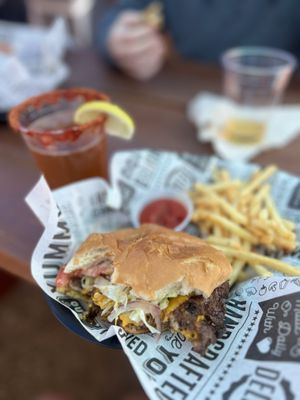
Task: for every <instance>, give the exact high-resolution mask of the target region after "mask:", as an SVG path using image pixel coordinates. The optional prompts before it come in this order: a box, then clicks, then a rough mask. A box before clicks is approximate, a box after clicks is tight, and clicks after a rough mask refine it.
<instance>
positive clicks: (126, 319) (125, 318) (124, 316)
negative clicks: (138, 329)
mask: <svg viewBox="0 0 300 400" xmlns="http://www.w3.org/2000/svg"><path fill="white" fill-rule="evenodd" d="M119 318H120V320H121V321H122V326H126V325H129V324H133V325H138V324H135V322H134V321H131V319H130V318H129V314H126V313H123V314H120V315H119Z"/></svg>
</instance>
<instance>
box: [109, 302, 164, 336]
mask: <svg viewBox="0 0 300 400" xmlns="http://www.w3.org/2000/svg"><path fill="white" fill-rule="evenodd" d="M137 308H140V309H141V310H142V311H144V313H145V314H151V315H152V317H153V319H154V321H155V325H156V328H157V330H159V331H160V332H161V321H160V309H159V307H158V306H155V305H154V304H151V303H149V302H148V301H144V300H137V301H132V302H130V303H128V304H127V306H121V307H119V308H118V309H116V310H114V311H113V312H112V313H111V314H110V315H109V316H108V318H107V319H108V321H109V322H113V321H114V320H115V319H116V318H117V317H118V315H119V314H123V313H125V312H128V311H134V310H136V309H137Z"/></svg>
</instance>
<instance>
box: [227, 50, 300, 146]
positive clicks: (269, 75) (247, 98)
mask: <svg viewBox="0 0 300 400" xmlns="http://www.w3.org/2000/svg"><path fill="white" fill-rule="evenodd" d="M222 65H223V69H224V94H225V96H226V97H227V98H228V99H229V100H231V101H232V102H233V105H234V107H233V108H232V112H231V113H230V115H229V116H228V119H227V120H226V121H225V123H224V126H223V129H222V132H221V134H222V136H223V138H225V139H227V140H228V141H230V142H233V143H235V144H241V145H253V144H256V143H258V142H261V141H262V140H263V138H264V135H265V133H266V126H267V125H266V124H267V122H268V120H269V118H270V116H271V114H270V113H271V111H272V107H273V106H274V105H277V104H278V103H279V102H280V100H281V98H282V95H283V93H284V90H285V89H286V87H287V84H288V82H289V79H290V77H291V74H292V72H293V71H294V69H295V68H296V65H297V61H296V58H295V57H294V56H293V55H292V54H290V53H288V52H286V51H282V50H277V49H272V48H267V47H240V48H234V49H230V50H228V51H226V52H225V53H224V54H223V55H222Z"/></svg>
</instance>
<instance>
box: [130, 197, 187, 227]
mask: <svg viewBox="0 0 300 400" xmlns="http://www.w3.org/2000/svg"><path fill="white" fill-rule="evenodd" d="M192 213H193V205H192V202H191V200H190V198H189V197H188V196H187V195H186V194H185V193H182V192H177V191H172V190H161V191H157V192H156V193H155V194H153V193H152V194H149V195H145V196H143V197H141V198H139V199H137V200H136V202H134V204H133V205H132V208H131V219H132V224H133V226H134V227H138V226H140V225H142V224H157V225H161V226H164V227H166V228H170V229H174V230H175V231H182V230H183V229H184V228H185V227H186V226H187V225H188V223H189V222H190V220H191V217H192Z"/></svg>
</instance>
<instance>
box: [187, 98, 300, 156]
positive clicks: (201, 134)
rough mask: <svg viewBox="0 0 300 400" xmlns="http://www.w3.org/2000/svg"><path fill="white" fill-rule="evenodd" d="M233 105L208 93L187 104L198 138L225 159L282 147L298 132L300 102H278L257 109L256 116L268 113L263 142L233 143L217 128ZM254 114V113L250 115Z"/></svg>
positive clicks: (299, 127)
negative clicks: (268, 107) (222, 135)
mask: <svg viewBox="0 0 300 400" xmlns="http://www.w3.org/2000/svg"><path fill="white" fill-rule="evenodd" d="M234 109H235V105H234V103H232V102H231V101H229V100H228V99H226V98H224V97H222V96H218V95H214V94H211V93H205V92H203V93H200V94H198V95H197V96H196V97H194V98H193V99H192V100H191V101H190V103H189V104H188V108H187V113H188V117H189V119H190V120H191V121H192V122H193V123H194V124H195V125H196V127H197V137H198V139H199V141H200V142H211V143H212V145H213V147H214V150H215V151H216V153H217V154H218V155H219V156H221V157H222V158H224V159H228V160H240V161H242V160H250V159H251V158H253V157H255V156H256V155H257V154H259V153H260V152H262V151H264V150H267V149H271V148H281V147H283V146H285V145H287V144H288V143H289V142H291V141H292V140H293V139H295V138H296V137H297V136H298V134H299V133H300V106H299V105H280V106H276V107H273V108H272V111H271V112H270V109H264V108H260V109H259V116H260V117H261V115H262V114H263V113H264V111H265V112H266V113H269V115H270V117H269V120H267V126H266V134H265V136H264V139H263V141H262V142H260V143H258V144H255V145H247V146H246V145H235V144H233V143H230V142H228V141H226V140H225V139H223V138H222V137H220V134H219V132H220V130H221V129H222V126H223V124H224V122H225V121H226V119H228V116H229V115H231V114H232V113H233V111H234ZM253 116H254V115H253Z"/></svg>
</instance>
